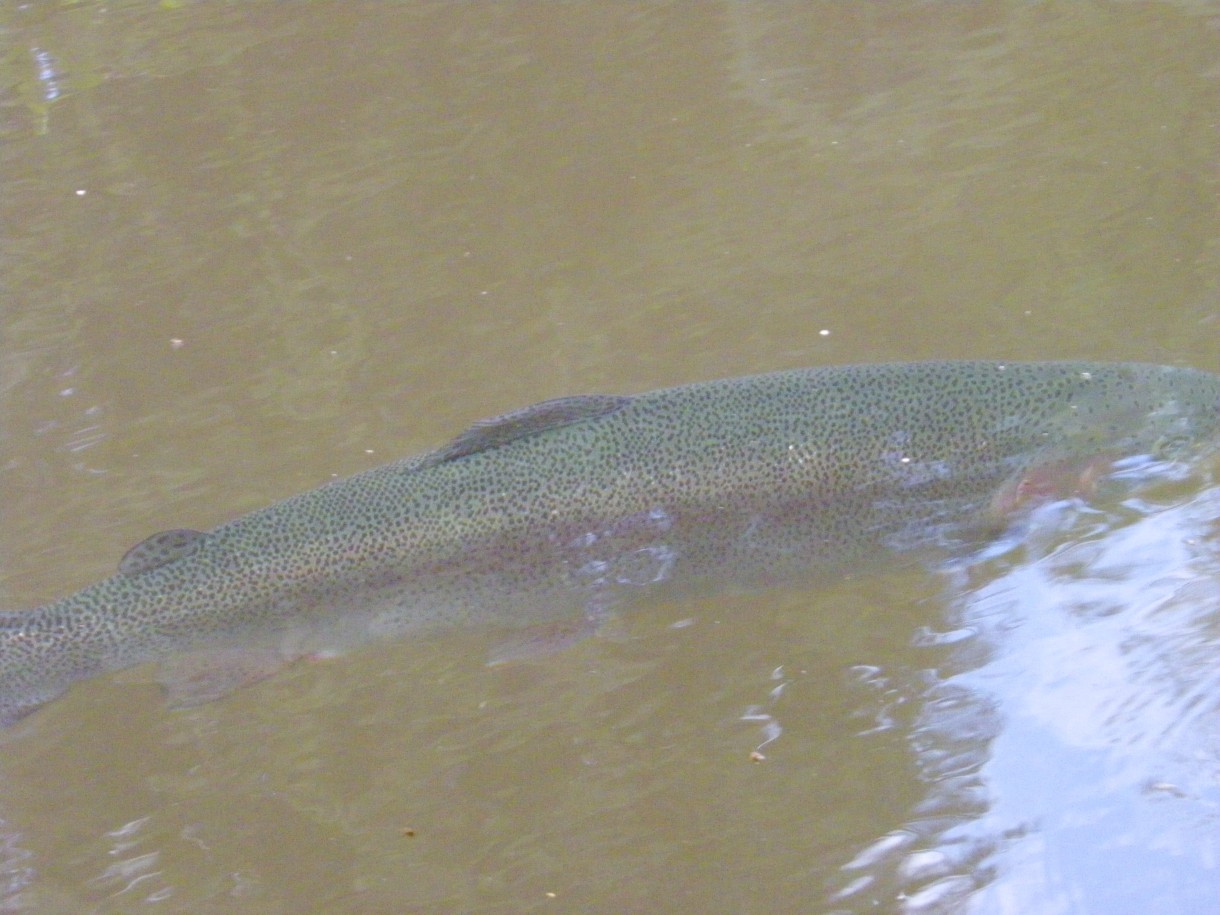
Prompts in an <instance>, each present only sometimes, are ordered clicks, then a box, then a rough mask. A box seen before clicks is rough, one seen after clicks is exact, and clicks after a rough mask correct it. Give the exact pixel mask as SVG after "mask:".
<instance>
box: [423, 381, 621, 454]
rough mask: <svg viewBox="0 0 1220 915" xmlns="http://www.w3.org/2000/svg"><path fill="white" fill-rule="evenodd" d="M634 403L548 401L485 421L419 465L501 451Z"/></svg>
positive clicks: (610, 398) (605, 398)
mask: <svg viewBox="0 0 1220 915" xmlns="http://www.w3.org/2000/svg"><path fill="white" fill-rule="evenodd" d="M630 402H631V398H630V397H626V396H621V395H616V394H581V395H578V396H576V397H557V398H555V399H554V400H544V401H543V402H542V403H536V404H534V405H533V406H529V407H522V408H521V409H520V410H513V411H512V412H510V413H503V414H501V415H500V416H493V417H491V418H490V419H481V420H479V421H478V422H477V423H475V424H474V425H472V426H471V427H470V428H469V429H467V430H466V431H465V432H463V433H462V434H461V435H459V436H458V437H457V438H455V439H454V440H453V441H451V442H450V443H449V444H448V445H445V446H444V447H443V448H440V449H438V450H437V451H435V452H433V453H432V454H431V455H429V456H428V458H426V459H425V460H424V461H422V462H421V463H420V465H419V466H420V467H430V466H432V465H434V464H441V463H444V462H445V461H452V460H456V459H457V458H460V457H465V456H466V455H468V454H477V453H478V452H480V451H490V450H492V449H493V448H500V447H502V446H504V445H507V444H509V443H510V442H515V441H517V440H519V439H523V438H529V437H530V436H531V435H538V434H539V433H542V432H549V431H551V430H552V429H559V428H561V427H563V426H569V425H571V424H572V423H578V422H582V421H584V420H586V419H596V418H597V417H599V416H605V415H606V414H607V413H613V412H614V411H615V410H620V409H622V408H623V407H625V406H626V405H627V404H629V403H630Z"/></svg>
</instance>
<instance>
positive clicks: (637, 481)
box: [0, 362, 1220, 722]
mask: <svg viewBox="0 0 1220 915" xmlns="http://www.w3.org/2000/svg"><path fill="white" fill-rule="evenodd" d="M1217 443H1220V375H1215V374H1211V373H1208V372H1202V371H1197V370H1193V369H1186V368H1173V367H1165V366H1156V365H1146V364H1137V363H1088V362H1041V363H999V362H922V363H895V364H872V365H854V366H839V367H826V368H814V369H804V370H794V371H786V372H777V373H772V374H766V375H756V376H749V377H744V378H732V379H724V380H720V381H711V382H702V383H696V384H690V385H685V386H682V387H676V388H668V389H663V390H658V391H652V392H649V393H644V394H638V395H634V396H612V395H596V396H589V397H572V398H563V399H561V400H558V401H547V402H545V403H543V404H539V405H536V406H535V407H532V408H525V409H523V410H518V411H514V412H513V413H509V414H505V416H503V417H499V418H495V419H490V420H484V421H481V422H480V423H476V424H475V425H474V426H473V427H472V428H471V429H469V430H467V431H466V432H464V433H462V435H460V436H458V437H457V438H455V439H454V440H453V441H452V442H451V443H449V444H448V445H445V446H443V447H441V448H439V449H437V450H436V451H434V452H430V453H427V454H423V455H419V456H416V457H413V458H407V459H404V460H401V461H397V462H395V463H391V464H387V465H385V466H382V467H378V468H375V469H372V470H369V471H366V472H364V473H361V474H358V475H356V476H353V477H350V478H348V479H345V480H341V481H337V482H334V483H330V484H328V485H326V486H322V487H321V488H318V489H315V490H312V491H309V492H306V493H302V494H300V495H297V496H293V497H291V498H288V499H285V500H283V501H281V502H277V503H275V504H273V505H270V506H268V507H266V508H263V509H260V510H258V511H254V512H251V513H249V514H247V515H243V516H241V517H239V518H236V519H234V520H232V521H229V522H227V523H225V524H222V525H220V526H219V527H216V528H214V529H213V530H211V531H209V532H207V533H200V532H196V531H189V530H177V531H168V532H164V533H163V534H159V535H154V536H153V537H152V538H149V540H147V541H145V542H144V543H142V544H140V545H138V546H137V547H135V548H133V550H132V551H131V552H129V553H128V555H127V556H126V557H124V559H123V562H122V563H121V564H120V570H119V572H118V574H116V575H114V576H112V577H110V578H107V579H105V580H103V581H100V582H98V583H96V584H94V585H92V586H90V587H87V588H85V589H83V590H81V591H79V592H77V593H75V594H73V595H70V596H68V597H65V598H63V599H62V600H58V601H55V602H53V603H50V604H47V605H45V606H42V607H39V608H36V609H33V610H29V611H22V612H11V613H4V614H0V720H2V721H4V722H11V721H13V720H16V719H17V718H19V717H21V716H22V715H24V714H26V713H27V712H29V711H31V710H33V709H34V708H36V707H37V706H38V705H39V704H41V703H43V702H45V701H47V700H49V699H51V698H54V697H55V696H56V695H58V694H60V693H61V692H62V691H63V690H65V689H66V688H67V687H68V686H70V685H71V684H72V683H74V682H77V681H79V680H82V679H85V678H87V677H91V676H95V675H97V674H100V673H104V672H107V671H112V670H117V669H121V668H124V667H127V666H131V665H134V664H139V663H144V662H147V661H152V660H158V659H165V658H167V657H169V656H171V655H175V654H177V653H180V652H185V651H208V650H214V649H229V648H232V646H234V645H238V644H240V645H242V646H248V647H251V648H257V649H262V650H269V651H274V652H282V654H283V655H284V657H286V658H290V657H293V656H297V655H299V654H302V653H305V652H308V651H319V650H328V649H332V648H342V647H347V646H349V645H353V644H359V643H361V642H364V641H367V640H370V639H373V638H378V637H383V636H393V635H400V634H402V633H407V632H413V631H422V630H426V629H429V628H436V627H446V626H461V625H478V624H494V625H500V626H509V627H512V626H516V627H521V626H532V625H534V624H545V623H548V622H552V621H556V620H562V619H565V618H567V619H570V618H576V619H581V618H582V617H583V618H587V619H589V620H596V618H598V617H599V616H600V615H602V614H604V613H606V612H609V611H611V610H614V609H617V608H618V607H620V606H626V605H629V604H631V603H633V602H637V601H638V600H639V599H641V598H647V599H650V600H652V599H663V598H666V597H669V596H673V595H677V594H682V593H699V592H700V591H701V590H708V589H715V588H720V587H724V586H726V585H733V586H736V585H744V586H747V587H748V586H755V585H766V584H771V583H776V582H785V581H791V580H793V579H797V578H800V577H801V576H803V575H806V574H809V573H816V572H819V571H825V570H833V569H837V568H842V567H844V566H852V565H853V564H857V563H861V562H867V561H870V560H873V561H875V560H876V559H877V558H878V557H894V556H896V555H900V554H904V553H908V552H910V551H917V550H924V549H932V550H953V549H955V548H960V547H962V546H963V545H967V544H970V543H972V542H973V543H977V542H978V539H977V538H978V537H979V536H980V535H982V534H985V533H986V531H987V530H988V529H991V528H994V527H995V525H996V523H997V520H999V521H1002V520H1003V519H996V518H995V517H994V512H995V504H996V501H995V500H996V494H997V493H999V492H1002V491H1003V490H1004V487H1005V486H1006V485H1008V486H1009V487H1010V488H1011V481H1013V480H1014V479H1018V480H1019V479H1021V475H1022V474H1025V473H1028V472H1030V471H1031V468H1037V467H1039V466H1055V467H1060V466H1063V465H1065V464H1070V463H1071V462H1073V461H1077V460H1079V461H1081V462H1089V461H1096V460H1097V458H1098V457H1099V456H1103V457H1107V458H1109V457H1113V458H1119V457H1123V456H1127V455H1136V454H1148V453H1152V454H1156V453H1158V452H1160V451H1163V450H1165V449H1169V448H1173V449H1179V448H1181V447H1183V446H1186V447H1187V448H1188V449H1198V448H1203V447H1212V446H1214V445H1216V444H1217Z"/></svg>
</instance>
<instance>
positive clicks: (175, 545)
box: [119, 528, 207, 575]
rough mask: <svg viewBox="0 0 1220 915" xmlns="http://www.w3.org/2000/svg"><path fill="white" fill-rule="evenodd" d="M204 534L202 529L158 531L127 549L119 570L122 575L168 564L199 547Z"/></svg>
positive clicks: (133, 573) (146, 570) (120, 561)
mask: <svg viewBox="0 0 1220 915" xmlns="http://www.w3.org/2000/svg"><path fill="white" fill-rule="evenodd" d="M206 536H207V535H206V534H204V533H203V531H192V530H188V529H186V528H181V529H179V530H173V531H160V532H159V533H156V534H153V535H152V536H151V537H148V538H146V539H144V540H141V541H140V542H139V543H137V544H136V545H135V546H133V547H132V548H131V549H130V550H128V551H127V552H126V554H124V556H123V558H122V559H120V560H119V572H121V573H122V574H124V575H136V574H138V573H140V572H149V571H152V570H153V569H158V568H160V567H161V566H163V565H168V564H169V563H171V562H174V561H175V560H178V559H181V558H182V557H183V556H189V555H190V554H191V553H193V552H195V550H197V549H199V547H200V546H201V545H202V543H203V538H204V537H206Z"/></svg>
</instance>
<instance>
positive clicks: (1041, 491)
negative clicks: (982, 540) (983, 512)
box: [988, 454, 1114, 524]
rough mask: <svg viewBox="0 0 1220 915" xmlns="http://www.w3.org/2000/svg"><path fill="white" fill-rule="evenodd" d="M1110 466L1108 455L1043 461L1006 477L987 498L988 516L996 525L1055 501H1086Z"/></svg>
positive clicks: (1110, 460) (1111, 461)
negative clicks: (988, 500)
mask: <svg viewBox="0 0 1220 915" xmlns="http://www.w3.org/2000/svg"><path fill="white" fill-rule="evenodd" d="M1113 465H1114V458H1113V456H1112V455H1105V454H1097V455H1091V456H1087V457H1074V458H1058V459H1046V460H1041V461H1038V462H1035V463H1034V464H1032V465H1030V466H1029V467H1026V468H1024V469H1023V470H1021V471H1020V472H1019V473H1017V474H1014V475H1013V476H1011V477H1009V478H1008V479H1007V480H1006V481H1005V482H1004V483H1003V484H1002V485H1001V486H1000V488H999V489H997V490H996V491H995V494H994V495H993V496H992V497H991V504H990V505H989V507H988V508H989V515H990V517H991V520H992V521H993V522H994V523H996V524H1007V523H1008V522H1010V521H1011V520H1012V519H1013V518H1014V517H1016V516H1019V515H1023V514H1025V513H1027V512H1028V511H1030V510H1032V509H1034V508H1037V507H1038V506H1039V505H1044V504H1046V503H1048V502H1055V501H1058V500H1059V499H1071V498H1077V497H1080V498H1086V499H1087V498H1088V497H1090V496H1091V495H1093V493H1094V492H1095V491H1096V489H1097V484H1098V482H1099V481H1100V480H1101V479H1102V477H1104V476H1105V475H1106V474H1107V473H1108V472H1109V471H1110V470H1111V469H1112V468H1113Z"/></svg>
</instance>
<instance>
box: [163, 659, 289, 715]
mask: <svg viewBox="0 0 1220 915" xmlns="http://www.w3.org/2000/svg"><path fill="white" fill-rule="evenodd" d="M294 660H296V659H295V658H294V657H290V656H285V655H284V653H283V652H282V651H279V650H278V649H274V648H216V649H210V650H205V651H194V652H190V653H188V654H183V655H176V656H174V657H172V658H169V659H167V660H165V661H162V662H161V665H160V680H161V685H162V686H163V687H164V689H165V702H166V704H167V705H168V706H169V707H170V708H189V707H190V706H193V705H203V704H204V703H205V702H212V701H214V700H216V699H220V698H221V697H222V696H227V695H228V694H229V693H231V692H233V690H235V689H238V688H240V687H242V686H249V685H250V684H252V683H257V682H258V681H259V680H265V679H266V678H267V677H270V676H271V675H272V674H274V673H275V672H276V671H278V670H280V669H281V668H283V667H285V666H286V665H287V664H290V663H291V662H292V661H294Z"/></svg>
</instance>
